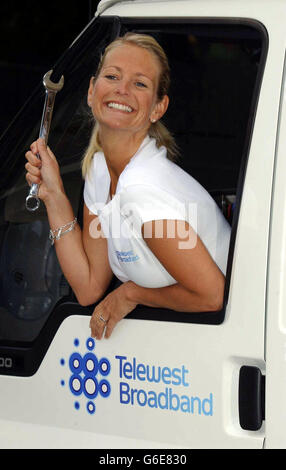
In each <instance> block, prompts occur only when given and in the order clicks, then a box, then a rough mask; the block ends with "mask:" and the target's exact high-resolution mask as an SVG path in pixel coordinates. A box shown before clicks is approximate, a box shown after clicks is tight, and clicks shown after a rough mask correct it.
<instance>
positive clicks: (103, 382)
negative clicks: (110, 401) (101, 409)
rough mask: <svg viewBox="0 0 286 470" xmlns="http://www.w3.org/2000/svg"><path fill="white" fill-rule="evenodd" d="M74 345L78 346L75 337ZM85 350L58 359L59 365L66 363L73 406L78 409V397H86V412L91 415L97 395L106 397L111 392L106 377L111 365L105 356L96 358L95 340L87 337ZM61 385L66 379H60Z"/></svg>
mask: <svg viewBox="0 0 286 470" xmlns="http://www.w3.org/2000/svg"><path fill="white" fill-rule="evenodd" d="M73 344H74V346H75V347H79V345H80V341H79V339H78V338H75V339H74V341H73ZM85 346H86V349H87V351H86V352H85V354H83V355H81V354H80V353H79V352H78V351H74V352H72V353H71V355H70V356H69V358H68V360H65V358H61V359H60V364H61V366H66V365H68V367H69V372H70V374H71V375H70V378H69V381H68V385H69V390H70V392H71V393H72V394H73V395H74V396H75V398H76V400H75V402H74V408H75V409H76V410H79V409H80V402H79V401H78V400H79V397H83V398H86V399H87V402H86V405H85V409H86V411H87V413H88V414H90V415H93V414H94V413H95V411H96V406H95V403H94V402H95V399H97V397H102V398H107V397H109V395H110V393H111V386H110V383H109V381H108V380H107V378H106V377H108V375H109V373H110V370H111V365H110V362H109V360H108V359H107V358H106V357H102V358H100V359H98V357H97V356H96V354H95V353H94V352H93V351H94V349H95V341H94V339H93V338H88V339H87V340H86V343H85ZM60 383H61V386H62V387H64V386H65V383H66V381H65V380H63V379H62V380H61V382H60Z"/></svg>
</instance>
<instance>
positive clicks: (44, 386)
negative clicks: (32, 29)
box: [0, 0, 286, 449]
mask: <svg viewBox="0 0 286 470" xmlns="http://www.w3.org/2000/svg"><path fill="white" fill-rule="evenodd" d="M285 18H286V0H271V2H270V1H269V0H229V1H223V0H149V1H148V0H146V1H144V0H124V1H120V0H117V1H116V0H103V1H101V2H100V3H99V5H98V10H97V13H96V15H95V17H94V19H93V20H92V21H91V22H90V23H89V24H88V25H87V27H86V28H85V30H84V31H83V32H82V34H81V35H80V36H79V37H78V38H77V39H76V40H75V41H74V43H73V44H72V45H71V47H70V48H69V49H68V50H67V51H66V53H65V54H64V55H63V56H62V57H61V58H60V59H59V61H58V62H57V63H56V64H55V65H54V67H53V70H54V81H57V78H58V77H60V76H61V74H64V77H65V85H64V87H63V89H62V91H61V92H59V93H58V95H57V98H56V103H55V109H54V116H53V122H52V126H51V130H50V138H49V145H50V146H51V148H52V149H53V150H54V151H55V154H56V155H57V156H58V158H59V161H60V165H61V169H62V174H63V179H64V183H65V187H66V191H67V193H68V195H69V196H70V198H71V200H72V204H73V207H74V210H75V212H76V213H77V214H78V218H79V220H81V217H82V188H83V181H82V178H81V171H80V160H81V156H82V154H83V151H84V149H85V148H86V145H87V142H88V138H89V132H90V128H91V121H90V119H89V117H88V116H87V115H86V104H85V98H84V97H85V94H86V90H87V87H88V83H89V78H90V76H91V75H92V74H93V73H94V71H95V70H96V64H97V62H98V59H99V57H100V54H101V53H102V51H103V50H104V47H105V46H106V45H107V44H108V43H109V42H110V41H111V40H112V39H114V38H115V37H116V36H118V35H122V34H124V32H126V31H136V32H143V33H148V34H151V35H154V36H155V37H156V39H157V40H158V41H159V43H160V44H161V45H162V46H163V47H164V49H165V51H166V52H167V55H168V57H169V60H170V65H171V71H172V85H171V90H170V101H171V102H170V107H169V110H168V112H167V114H166V118H165V124H166V125H167V127H168V128H169V129H170V130H171V131H172V133H173V134H174V136H175V138H176V141H177V144H178V146H179V148H180V151H181V157H180V159H179V161H178V164H179V165H180V166H181V167H182V168H184V169H185V170H186V171H187V172H189V173H190V174H192V176H194V177H195V178H196V179H197V180H198V181H199V182H200V183H201V184H202V185H203V186H204V187H205V188H206V189H207V190H208V191H209V193H210V194H211V195H212V197H213V198H214V199H215V200H216V201H217V204H219V206H220V207H221V210H222V211H223V213H224V215H225V217H226V218H227V220H228V221H229V223H230V224H231V226H232V233H231V243H230V249H229V254H228V267H227V275H226V288H225V296H224V307H223V309H222V310H221V311H219V312H212V313H211V312H203V313H200V314H195V313H191V312H190V313H183V312H175V311H170V310H166V309H154V308H148V307H145V306H138V307H137V308H136V309H135V310H134V311H133V312H132V313H131V314H130V315H129V316H128V317H126V318H125V319H124V320H122V321H121V322H120V323H119V324H118V325H117V327H116V329H115V330H114V332H113V335H112V336H111V338H110V339H108V340H106V339H103V340H101V341H95V340H94V339H92V338H91V337H90V330H89V320H90V315H91V314H92V312H93V309H94V305H93V306H90V307H82V306H80V305H79V304H78V303H77V301H76V298H75V296H74V294H73V292H72V291H71V289H70V286H69V285H68V284H67V282H66V280H65V278H64V277H63V275H62V272H61V269H60V267H59V265H58V262H57V259H56V255H55V251H54V247H53V246H51V244H50V241H49V239H48V232H49V227H48V222H47V217H46V213H45V209H44V207H43V205H42V206H41V208H40V209H39V210H38V211H37V212H34V213H31V212H28V211H27V210H26V209H25V198H26V195H27V185H26V182H25V178H24V175H25V169H24V153H25V151H26V149H27V148H28V146H29V144H30V143H31V142H32V141H33V140H34V139H35V138H36V137H37V134H38V132H39V122H40V117H41V111H42V107H43V99H44V89H43V87H42V85H41V84H40V85H39V87H38V88H37V90H35V92H34V94H33V95H32V96H31V98H30V100H29V102H28V103H27V104H26V106H25V107H24V108H23V109H22V111H21V112H20V113H19V115H18V116H17V117H16V118H15V120H14V121H13V123H12V124H11V126H10V127H9V128H8V129H7V131H6V133H5V134H4V135H3V137H2V139H1V145H0V153H1V155H0V157H1V158H0V162H1V167H0V169H1V173H0V188H1V189H0V397H1V407H0V447H1V448H81V447H84V448H88V447H91V448H102V449H113V448H122V449H124V448H125V449H126V448H131V449H132V448H133V449H135V448H152V447H153V448H160V449H162V448H191V449H196V448H224V449H225V448H231V449H234V448H239V449H243V448H252V449H254V448H257V449H259V448H285V447H286V434H285V431H284V429H285V422H286V405H285V396H286V217H285V214H286V138H285V136H286V90H285V74H286V68H285V67H286V66H285V49H286V28H285ZM117 283H118V281H117V280H116V279H114V280H113V281H112V284H111V286H110V288H109V290H111V289H113V288H114V287H115V286H116V285H117Z"/></svg>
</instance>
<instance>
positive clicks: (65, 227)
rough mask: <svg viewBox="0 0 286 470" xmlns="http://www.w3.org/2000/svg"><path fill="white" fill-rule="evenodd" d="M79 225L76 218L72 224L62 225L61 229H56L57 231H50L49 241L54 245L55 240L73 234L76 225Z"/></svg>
mask: <svg viewBox="0 0 286 470" xmlns="http://www.w3.org/2000/svg"><path fill="white" fill-rule="evenodd" d="M76 223H77V218H76V217H75V218H74V219H73V220H72V222H68V223H67V224H65V225H62V226H61V227H59V228H56V229H55V230H52V229H51V230H50V233H49V239H50V240H51V242H52V245H53V244H54V243H55V240H59V239H60V238H61V236H62V235H64V234H65V233H68V232H71V231H72V230H73V229H74V228H75V224H76Z"/></svg>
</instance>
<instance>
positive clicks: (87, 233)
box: [26, 139, 113, 305]
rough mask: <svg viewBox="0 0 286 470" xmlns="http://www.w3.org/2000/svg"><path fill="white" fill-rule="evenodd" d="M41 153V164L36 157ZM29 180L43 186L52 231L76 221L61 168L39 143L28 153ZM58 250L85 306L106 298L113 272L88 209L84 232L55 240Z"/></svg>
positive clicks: (100, 234) (63, 266)
mask: <svg viewBox="0 0 286 470" xmlns="http://www.w3.org/2000/svg"><path fill="white" fill-rule="evenodd" d="M37 152H39V153H40V156H41V161H39V160H38V159H37V157H36V156H35V154H36V153H37ZM26 158H27V160H28V163H27V164H26V169H27V171H28V173H27V180H28V182H29V183H38V184H39V183H40V190H39V197H40V198H41V199H42V200H43V201H44V203H45V206H46V209H47V214H48V219H49V223H50V227H51V229H52V230H55V229H57V228H59V227H61V226H63V225H65V224H67V223H69V222H71V221H72V220H73V219H74V213H73V210H72V207H71V204H70V202H69V200H68V198H67V196H66V194H65V191H64V187H63V183H62V179H61V176H60V171H59V166H58V163H57V161H56V158H55V156H54V155H53V153H52V152H51V151H50V150H49V149H48V150H47V148H46V146H45V145H44V142H43V141H42V140H41V139H39V140H38V141H37V142H35V143H33V144H32V146H31V151H30V152H27V154H26ZM55 249H56V252H57V257H58V260H59V263H60V265H61V268H62V271H63V273H64V275H65V277H66V279H67V281H68V283H69V284H70V286H71V288H72V289H73V291H74V293H75V295H76V297H77V299H78V301H79V303H80V304H81V305H90V304H92V303H94V302H96V301H97V300H99V299H100V297H102V295H103V294H104V292H105V291H106V289H107V287H108V285H109V283H110V281H111V278H112V275H113V273H112V271H111V268H110V266H109V262H108V256H107V241H106V239H105V238H104V237H103V236H102V233H101V231H100V226H98V218H97V216H95V215H94V214H90V213H89V211H88V209H87V207H86V206H84V220H83V231H81V229H80V227H79V225H78V224H76V225H75V228H74V230H72V231H70V232H68V233H66V234H64V235H62V237H61V238H60V239H59V240H55Z"/></svg>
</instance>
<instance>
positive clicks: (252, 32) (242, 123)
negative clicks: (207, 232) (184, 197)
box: [0, 18, 267, 345]
mask: <svg viewBox="0 0 286 470" xmlns="http://www.w3.org/2000/svg"><path fill="white" fill-rule="evenodd" d="M104 21H105V23H104ZM108 21H109V22H111V19H110V18H109V19H105V20H102V19H99V20H97V22H98V24H101V23H102V24H105V27H104V28H102V24H101V28H102V29H101V32H100V37H99V39H98V38H97V36H96V34H97V33H96V28H94V40H91V39H89V43H88V44H85V45H84V46H83V47H82V50H81V51H77V54H78V60H74V62H73V66H72V67H71V68H70V70H68V72H67V77H66V80H65V86H64V88H63V90H62V91H61V92H60V93H59V94H58V96H57V98H56V102H55V109H54V117H53V122H52V126H51V130H50V138H49V145H50V147H51V148H52V149H53V151H54V152H55V154H56V156H57V158H58V160H59V163H60V166H61V172H62V175H63V180H64V184H65V188H66V191H67V194H68V196H69V197H70V199H71V201H72V205H73V208H74V211H75V213H77V214H79V220H80V221H81V210H82V202H83V201H82V188H83V181H82V177H81V170H80V161H81V157H82V155H83V152H84V150H85V148H86V147H87V145H88V140H89V135H90V131H91V128H92V119H91V117H90V115H89V112H88V108H87V105H86V99H85V96H86V92H87V88H88V83H89V79H90V77H91V75H93V74H94V72H95V70H96V65H97V62H98V58H99V55H100V53H101V52H102V51H103V49H104V47H105V45H106V44H107V43H108V42H110V40H111V34H110V28H108ZM120 21H121V25H122V26H121V32H120V34H124V33H125V32H126V31H136V32H143V33H148V34H152V35H154V37H155V38H156V39H157V40H158V41H159V43H160V44H161V45H162V46H163V48H164V49H165V51H166V53H167V55H168V58H169V61H170V66H171V79H172V83H171V89H170V106H169V109H168V112H167V114H166V117H165V118H164V122H165V124H166V126H167V127H168V128H169V130H170V131H171V132H172V133H173V134H174V136H175V138H176V141H177V144H178V146H179V149H180V153H181V156H180V158H179V160H178V162H177V163H178V164H179V165H180V166H181V167H182V168H183V169H184V170H186V171H187V172H189V173H190V174H191V175H192V176H193V177H194V178H196V179H197V180H198V181H199V182H200V183H201V184H202V185H203V186H204V187H205V188H206V189H207V190H208V191H209V193H210V194H211V195H212V197H213V198H214V199H215V200H216V202H217V204H218V205H219V206H220V207H221V210H222V211H223V213H224V215H225V217H226V218H227V220H228V221H229V223H230V224H232V225H233V233H232V241H231V248H230V254H229V263H228V273H227V285H228V283H229V280H230V275H231V257H232V255H231V250H233V245H234V241H235V229H236V224H237V221H238V215H239V205H240V197H241V193H242V189H243V178H244V173H245V169H246V164H247V155H248V149H249V146H250V141H251V131H252V127H253V124H254V118H255V109H256V103H257V100H258V95H259V88H260V83H261V79H262V73H263V68H264V62H265V57H266V49H267V37H266V34H265V31H264V29H263V28H262V26H261V25H259V24H256V23H250V22H248V23H247V22H246V23H245V24H243V23H242V22H239V23H238V22H237V23H236V22H235V21H218V20H216V21H204V22H202V21H201V22H200V21H199V20H197V21H195V22H191V21H190V22H189V23H186V22H184V23H183V22H182V21H180V23H176V22H175V21H174V22H171V23H170V21H169V20H168V22H167V21H161V22H159V21H158V20H156V21H155V20H154V21H151V20H150V19H149V20H148V22H147V21H144V22H142V21H141V22H140V21H139V20H138V19H137V20H132V21H131V20H130V19H124V18H123V19H121V20H120ZM98 24H97V26H98ZM114 31H115V30H114V29H113V32H114ZM118 33H119V30H118V31H117V33H116V34H118ZM114 35H115V34H114ZM42 106H43V91H41V89H40V88H39V90H38V92H37V95H36V97H35V99H34V101H33V102H32V103H31V105H30V115H32V116H33V118H32V119H29V120H27V121H26V123H24V122H23V118H20V120H19V125H18V127H17V126H16V127H15V128H14V130H13V132H14V135H15V132H16V131H17V132H18V134H19V135H21V132H23V129H24V131H25V138H24V139H23V140H22V143H21V147H18V148H17V155H15V152H14V153H13V152H12V151H11V153H10V156H9V154H8V156H7V157H6V158H7V162H8V163H9V162H10V168H11V171H9V170H8V169H7V168H6V169H5V171H6V172H5V173H4V172H2V173H1V175H2V177H3V178H2V181H3V186H2V188H3V189H2V190H1V193H0V249H1V252H0V345H1V342H2V344H5V341H6V342H7V341H8V343H9V344H11V343H13V342H19V341H20V342H32V341H34V340H35V339H36V338H37V337H38V336H39V334H40V332H42V330H43V327H44V326H45V330H46V332H47V331H48V328H47V324H48V323H47V322H48V321H49V322H50V324H52V322H53V318H55V317H56V310H57V309H59V308H61V311H62V312H63V311H64V305H65V304H66V303H67V302H68V305H69V308H68V309H66V313H65V315H66V316H67V315H70V314H72V313H77V314H79V313H80V314H88V315H89V314H90V313H91V312H92V310H93V308H94V307H90V308H89V307H87V308H83V307H80V306H79V305H78V304H77V302H76V298H75V296H74V295H73V293H72V291H71V288H70V286H69V285H68V283H67V281H66V280H65V278H64V276H63V274H62V272H61V269H60V266H59V264H58V261H57V258H56V255H55V250H54V247H53V246H51V244H50V241H49V239H48V233H49V226H48V221H47V216H46V211H45V209H44V205H43V204H41V208H40V210H39V211H37V213H29V212H27V210H26V209H25V198H26V195H27V184H26V181H25V178H24V176H25V169H24V163H25V161H24V153H25V151H26V149H27V148H28V147H29V145H30V143H31V142H32V141H33V140H34V139H35V138H36V137H37V133H38V129H39V121H40V114H41V109H42ZM36 108H37V111H36ZM31 110H32V111H31ZM29 125H30V127H29ZM27 127H28V128H29V132H28V131H27ZM8 163H7V165H8ZM1 170H2V169H1ZM4 174H5V178H4V176H3V175H4ZM1 175H0V181H1ZM4 180H5V181H4ZM117 285H118V281H117V280H116V279H114V280H113V281H112V284H111V286H110V289H112V288H114V287H116V286H117ZM225 302H227V288H226V295H225ZM63 317H64V314H63ZM129 317H131V318H142V319H143V318H148V319H149V320H150V319H156V320H164V321H166V320H170V321H172V320H174V321H182V322H190V321H191V322H202V323H221V322H222V321H223V318H224V310H222V311H221V312H218V314H214V313H212V314H208V313H207V312H205V313H202V314H192V315H188V314H186V313H180V312H173V311H169V310H166V309H151V308H148V307H144V306H138V307H137V308H136V310H135V311H134V312H132V313H131V314H130V315H129ZM57 321H59V320H57ZM56 324H57V326H58V323H56V321H55V325H56ZM55 328H56V326H54V330H53V331H51V332H50V333H48V334H49V335H50V336H51V339H50V340H52V335H53V334H54V332H55Z"/></svg>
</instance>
